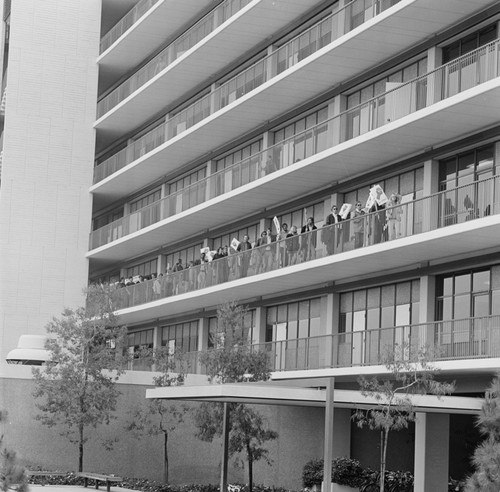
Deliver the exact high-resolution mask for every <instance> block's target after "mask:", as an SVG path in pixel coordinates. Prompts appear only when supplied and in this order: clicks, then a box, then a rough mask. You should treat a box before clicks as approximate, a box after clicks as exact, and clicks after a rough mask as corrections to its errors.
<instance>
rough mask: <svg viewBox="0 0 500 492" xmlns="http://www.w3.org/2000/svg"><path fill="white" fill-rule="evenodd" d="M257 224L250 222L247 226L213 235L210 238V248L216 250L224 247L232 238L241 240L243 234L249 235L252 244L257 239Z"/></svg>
mask: <svg viewBox="0 0 500 492" xmlns="http://www.w3.org/2000/svg"><path fill="white" fill-rule="evenodd" d="M258 227H259V225H258V224H252V225H249V226H247V227H243V228H241V229H237V230H235V231H232V232H229V233H227V234H224V235H222V236H218V237H214V238H213V239H212V249H214V250H216V249H217V248H219V247H221V246H222V247H224V246H228V247H229V245H230V244H231V241H232V240H233V238H236V239H238V240H239V241H241V240H242V239H243V236H244V235H247V236H248V237H249V241H250V242H251V243H252V244H253V243H255V242H256V240H257V230H258Z"/></svg>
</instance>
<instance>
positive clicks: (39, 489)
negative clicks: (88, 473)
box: [29, 484, 133, 492]
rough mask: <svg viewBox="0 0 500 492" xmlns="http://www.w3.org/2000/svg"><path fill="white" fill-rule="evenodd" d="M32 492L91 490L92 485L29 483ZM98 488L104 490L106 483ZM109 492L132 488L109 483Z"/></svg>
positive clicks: (124, 490)
mask: <svg viewBox="0 0 500 492" xmlns="http://www.w3.org/2000/svg"><path fill="white" fill-rule="evenodd" d="M29 488H30V490H31V491H32V492H83V491H84V490H85V491H86V492H93V491H94V490H95V488H94V486H93V485H92V486H88V487H87V488H85V487H84V486H83V485H33V484H29ZM99 490H101V491H103V492H106V484H101V485H99ZM111 492H133V491H132V489H124V488H122V487H114V486H113V485H111Z"/></svg>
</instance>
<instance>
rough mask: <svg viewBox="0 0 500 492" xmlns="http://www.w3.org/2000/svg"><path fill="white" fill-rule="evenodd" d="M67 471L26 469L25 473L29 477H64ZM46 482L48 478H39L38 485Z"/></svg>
mask: <svg viewBox="0 0 500 492" xmlns="http://www.w3.org/2000/svg"><path fill="white" fill-rule="evenodd" d="M67 474H68V473H67V472H53V471H43V470H26V475H27V477H28V478H30V477H44V478H45V479H48V478H50V477H65V476H66V475H67ZM47 483H48V480H41V481H40V485H41V486H42V487H43V486H45V485H46V484H47Z"/></svg>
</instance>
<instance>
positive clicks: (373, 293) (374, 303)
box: [367, 287, 380, 309]
mask: <svg viewBox="0 0 500 492" xmlns="http://www.w3.org/2000/svg"><path fill="white" fill-rule="evenodd" d="M379 306H380V287H375V288H373V289H368V301H367V307H368V309H370V308H376V307H379Z"/></svg>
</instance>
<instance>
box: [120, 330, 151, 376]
mask: <svg viewBox="0 0 500 492" xmlns="http://www.w3.org/2000/svg"><path fill="white" fill-rule="evenodd" d="M153 333H154V330H153V329H148V330H141V331H136V332H133V333H129V334H128V335H127V352H128V355H129V358H130V360H129V362H128V369H129V370H136V371H149V370H150V369H151V363H150V362H148V361H146V360H141V357H143V356H144V355H145V354H144V353H143V351H147V350H152V349H153Z"/></svg>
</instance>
